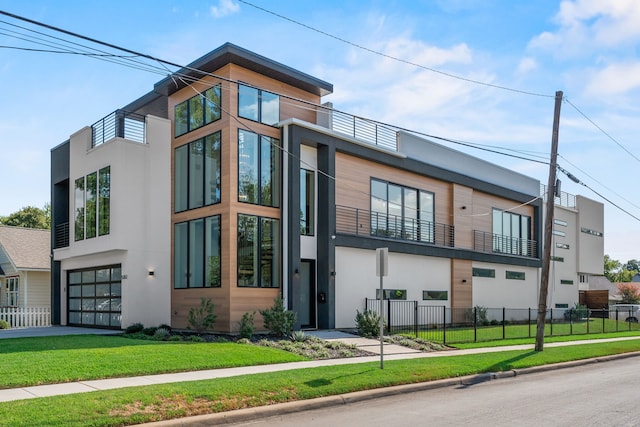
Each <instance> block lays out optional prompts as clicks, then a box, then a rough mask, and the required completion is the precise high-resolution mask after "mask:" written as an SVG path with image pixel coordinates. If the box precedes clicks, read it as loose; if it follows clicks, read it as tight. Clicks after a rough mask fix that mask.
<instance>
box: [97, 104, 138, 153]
mask: <svg viewBox="0 0 640 427" xmlns="http://www.w3.org/2000/svg"><path fill="white" fill-rule="evenodd" d="M91 131H92V132H91V147H92V148H93V147H97V146H98V145H100V144H104V143H105V142H107V141H110V140H112V139H113V138H124V139H128V140H129V141H134V142H139V143H141V144H144V143H145V142H146V140H145V131H146V123H145V116H143V115H141V114H137V113H130V112H128V111H125V110H116V111H114V112H113V113H111V114H109V115H108V116H106V117H103V118H102V119H100V120H98V121H97V122H95V123H94V124H93V125H92V126H91Z"/></svg>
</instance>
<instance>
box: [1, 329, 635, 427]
mask: <svg viewBox="0 0 640 427" xmlns="http://www.w3.org/2000/svg"><path fill="white" fill-rule="evenodd" d="M631 351H640V340H633V341H619V342H610V343H598V344H585V345H579V346H568V347H557V348H547V349H545V350H544V351H543V352H539V353H536V352H534V351H507V352H501V353H485V354H476V355H465V356H451V357H438V358H426V359H412V360H398V361H387V362H386V363H385V369H384V370H380V369H379V367H378V363H366V364H355V365H343V366H329V367H322V368H313V369H301V370H292V371H284V372H274V373H267V374H255V375H245V376H240V377H234V378H224V379H216V380H205V381H193V382H185V383H178V384H165V385H157V386H147V387H132V388H126V389H119V390H109V391H99V392H92V393H84V394H76V395H67V396H56V397H48V398H40V399H32V400H24V401H18V402H6V403H0V420H1V422H2V423H3V425H11V426H125V425H131V424H137V423H145V422H151V421H159V420H166V419H173V418H180V417H185V416H192V415H200V414H207V413H214V412H223V411H229V410H234V409H241V408H249V407H255V406H262V405H269V404H275V403H280V402H287V401H293V400H301V399H311V398H316V397H322V396H328V395H335V394H341V393H348V392H353V391H359V390H367V389H373V388H379V387H387V386H392V385H399V384H409V383H417V382H423V381H433V380H437V379H442V378H451V377H456V376H463V375H470V374H478V373H484V372H498V371H504V370H510V369H521V368H527V367H531V366H538V365H545V364H550V363H559V362H566V361H570V360H579V359H586V358H592V357H600V356H605V355H611V354H620V353H625V352H631Z"/></svg>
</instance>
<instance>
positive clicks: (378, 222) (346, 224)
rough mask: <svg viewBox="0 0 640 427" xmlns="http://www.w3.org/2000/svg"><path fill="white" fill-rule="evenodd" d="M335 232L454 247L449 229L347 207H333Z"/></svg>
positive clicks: (450, 227) (443, 226)
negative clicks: (334, 209) (334, 210)
mask: <svg viewBox="0 0 640 427" xmlns="http://www.w3.org/2000/svg"><path fill="white" fill-rule="evenodd" d="M336 232H337V233H341V234H350V235H355V236H363V237H375V238H384V239H394V240H403V241H409V242H412V243H419V244H424V245H434V246H444V247H449V248H452V247H454V229H453V226H452V225H448V224H438V223H433V222H429V221H421V220H417V219H412V218H402V217H400V216H396V215H387V214H382V213H379V212H370V211H369V210H366V209H358V208H353V207H348V206H336Z"/></svg>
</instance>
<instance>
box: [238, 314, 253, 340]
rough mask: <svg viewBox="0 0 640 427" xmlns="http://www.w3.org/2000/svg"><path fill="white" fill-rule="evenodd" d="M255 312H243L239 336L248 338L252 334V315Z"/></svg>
mask: <svg viewBox="0 0 640 427" xmlns="http://www.w3.org/2000/svg"><path fill="white" fill-rule="evenodd" d="M255 314H256V312H255V311H254V312H253V313H245V314H243V315H242V319H240V338H246V339H250V338H251V336H252V335H253V331H254V329H255V326H254V324H253V317H254V316H255Z"/></svg>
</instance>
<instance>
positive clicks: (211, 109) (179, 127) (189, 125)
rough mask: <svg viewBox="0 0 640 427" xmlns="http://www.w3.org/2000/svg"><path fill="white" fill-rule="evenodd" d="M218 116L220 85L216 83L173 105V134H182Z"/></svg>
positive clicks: (212, 120)
mask: <svg viewBox="0 0 640 427" xmlns="http://www.w3.org/2000/svg"><path fill="white" fill-rule="evenodd" d="M219 118H220V85H217V86H214V87H212V88H210V89H208V90H206V91H204V92H203V93H202V94H198V95H196V96H194V97H192V98H189V99H187V100H186V101H184V102H181V103H180V104H177V105H176V106H175V109H174V126H175V136H180V135H184V134H185V133H187V132H191V131H192V130H195V129H198V128H201V127H202V126H204V125H207V124H209V123H211V122H214V121H216V120H218V119H219Z"/></svg>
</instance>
